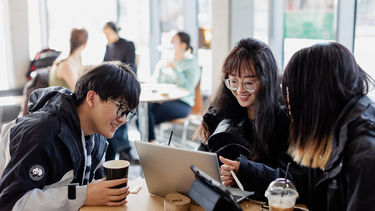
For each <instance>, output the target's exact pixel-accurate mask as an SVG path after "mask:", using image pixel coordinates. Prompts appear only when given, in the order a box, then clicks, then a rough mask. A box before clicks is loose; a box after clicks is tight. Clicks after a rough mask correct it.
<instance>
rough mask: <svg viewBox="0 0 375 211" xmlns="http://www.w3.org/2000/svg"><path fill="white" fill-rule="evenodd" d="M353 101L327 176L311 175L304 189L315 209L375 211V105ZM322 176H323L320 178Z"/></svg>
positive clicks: (364, 99) (367, 100) (363, 99)
mask: <svg viewBox="0 0 375 211" xmlns="http://www.w3.org/2000/svg"><path fill="white" fill-rule="evenodd" d="M358 98H359V97H357V98H354V99H352V100H351V101H350V102H349V103H348V104H347V105H346V107H345V108H344V110H343V111H342V112H341V114H340V116H339V118H338V120H337V122H336V125H337V126H336V127H335V129H334V134H333V135H334V139H333V146H332V147H333V149H332V154H331V157H330V160H329V161H328V163H327V165H326V168H325V169H324V171H323V173H318V174H317V172H316V171H317V170H310V171H309V172H308V181H313V182H311V183H308V184H307V186H306V187H305V189H304V190H299V191H300V192H301V193H305V192H307V191H308V193H307V194H306V196H307V205H308V206H309V208H310V209H311V210H319V211H321V210H322V211H324V210H351V211H354V210H375V179H374V175H375V116H374V115H375V104H374V102H373V101H372V100H371V99H370V98H368V97H367V96H363V97H361V98H360V99H358ZM320 174H321V175H320Z"/></svg>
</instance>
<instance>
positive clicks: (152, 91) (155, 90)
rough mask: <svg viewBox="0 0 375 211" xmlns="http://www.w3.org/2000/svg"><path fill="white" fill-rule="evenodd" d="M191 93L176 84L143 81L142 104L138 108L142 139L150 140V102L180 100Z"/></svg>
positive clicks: (140, 99)
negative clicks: (148, 106) (148, 105)
mask: <svg viewBox="0 0 375 211" xmlns="http://www.w3.org/2000/svg"><path fill="white" fill-rule="evenodd" d="M187 95H189V91H188V90H187V89H185V88H182V87H178V86H176V85H174V84H161V83H141V96H140V98H139V101H140V105H139V110H138V113H139V115H138V117H139V130H140V134H141V141H148V111H147V110H148V108H147V104H148V103H155V102H167V101H172V100H178V99H181V98H183V97H186V96H187Z"/></svg>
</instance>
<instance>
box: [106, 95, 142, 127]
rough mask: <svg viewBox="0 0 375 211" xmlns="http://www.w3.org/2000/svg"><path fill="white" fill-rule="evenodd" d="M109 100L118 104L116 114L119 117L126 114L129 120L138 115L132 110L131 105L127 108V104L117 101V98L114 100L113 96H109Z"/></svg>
mask: <svg viewBox="0 0 375 211" xmlns="http://www.w3.org/2000/svg"><path fill="white" fill-rule="evenodd" d="M108 100H110V101H112V102H113V103H115V104H116V105H117V106H118V110H117V112H116V115H117V117H118V118H122V117H123V116H125V115H126V121H127V122H129V121H131V120H132V119H133V117H134V116H135V115H136V112H135V111H133V110H130V109H129V107H128V108H126V109H125V106H126V105H125V104H122V103H120V102H117V101H116V100H113V99H111V98H108Z"/></svg>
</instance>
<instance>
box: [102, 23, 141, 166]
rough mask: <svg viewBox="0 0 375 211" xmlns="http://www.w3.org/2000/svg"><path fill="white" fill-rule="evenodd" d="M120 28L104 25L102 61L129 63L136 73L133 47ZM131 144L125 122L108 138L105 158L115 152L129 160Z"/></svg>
mask: <svg viewBox="0 0 375 211" xmlns="http://www.w3.org/2000/svg"><path fill="white" fill-rule="evenodd" d="M119 31H120V28H118V27H117V26H116V24H115V23H113V22H108V23H106V24H105V25H104V28H103V32H104V34H105V36H106V38H107V41H108V44H107V46H106V50H105V56H104V61H121V62H122V63H124V64H127V65H130V66H131V68H132V70H133V72H134V73H137V71H136V67H135V47H134V44H133V42H132V41H128V40H125V39H123V38H121V37H120V36H119V34H118V32H119ZM130 150H131V146H130V143H129V138H128V128H127V125H126V124H123V125H121V127H120V128H118V129H117V131H116V133H115V135H114V136H113V138H110V139H108V148H107V153H106V155H105V160H113V159H115V157H116V153H119V157H120V159H121V160H128V161H131V160H133V159H134V158H133V157H132V156H131V154H130Z"/></svg>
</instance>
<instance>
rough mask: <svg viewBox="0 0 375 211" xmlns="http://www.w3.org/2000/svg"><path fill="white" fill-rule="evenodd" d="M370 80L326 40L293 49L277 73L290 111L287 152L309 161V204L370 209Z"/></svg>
mask: <svg viewBox="0 0 375 211" xmlns="http://www.w3.org/2000/svg"><path fill="white" fill-rule="evenodd" d="M373 84H374V83H373V80H372V79H371V77H369V75H368V74H367V73H366V72H365V71H364V70H363V69H362V68H361V67H360V66H359V65H358V64H357V62H356V61H355V59H354V56H353V54H352V53H351V52H350V51H349V50H348V49H347V48H345V47H344V46H343V45H341V44H339V43H336V42H331V43H327V44H316V45H314V46H312V47H308V48H304V49H302V50H300V51H298V52H297V53H295V54H294V55H293V57H292V58H291V60H290V61H289V63H288V65H287V66H286V68H285V71H284V75H283V79H282V91H283V99H284V102H285V103H286V104H287V108H288V110H289V113H290V117H291V124H290V131H291V133H290V144H289V153H290V154H291V156H292V158H293V159H294V160H295V161H296V162H298V163H300V164H301V165H303V166H306V167H310V168H311V169H310V170H309V172H308V174H307V180H306V183H307V184H306V185H305V187H304V188H303V189H301V190H299V191H302V190H303V193H305V196H308V197H307V198H306V203H308V206H309V208H310V209H311V210H320V211H321V210H322V211H324V210H353V211H354V210H375V201H374V200H373V199H374V195H375V191H374V190H373V189H372V187H375V180H374V179H373V175H374V174H375V116H374V113H375V104H374V101H373V100H371V99H370V98H369V97H368V96H367V95H366V94H367V92H368V89H369V86H370V85H373Z"/></svg>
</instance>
